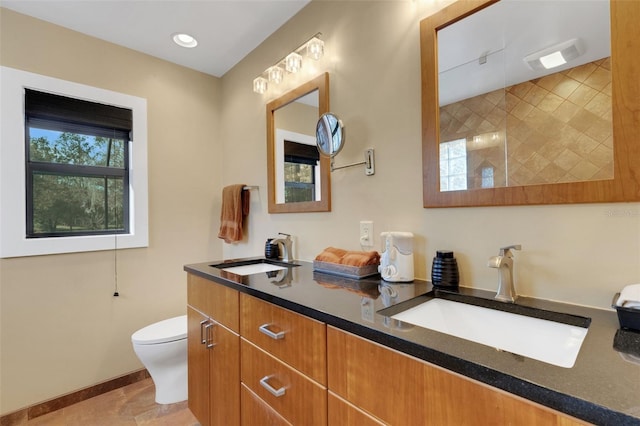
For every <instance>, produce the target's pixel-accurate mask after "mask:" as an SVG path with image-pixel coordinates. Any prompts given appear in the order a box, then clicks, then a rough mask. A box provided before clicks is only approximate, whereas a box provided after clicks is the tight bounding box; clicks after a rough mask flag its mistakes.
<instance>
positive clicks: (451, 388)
mask: <svg viewBox="0 0 640 426" xmlns="http://www.w3.org/2000/svg"><path fill="white" fill-rule="evenodd" d="M327 338H328V343H327V347H328V350H329V355H328V371H329V378H328V382H329V389H330V390H331V391H332V392H334V393H335V394H337V395H339V396H340V397H341V398H344V399H345V400H347V401H349V402H350V403H351V404H353V405H355V406H356V407H360V408H361V409H363V410H365V411H367V412H368V413H372V414H373V415H374V416H376V417H377V418H379V419H381V420H382V421H383V422H386V423H389V424H392V425H403V426H404V425H430V424H437V425H444V424H447V425H462V424H465V425H476V424H478V425H485V424H493V425H506V424H514V425H525V424H526V425H530V424H536V425H538V424H539V425H563V426H568V425H583V424H584V423H583V422H581V421H579V420H577V419H574V418H572V417H569V416H567V415H565V414H562V413H560V412H557V411H554V410H552V409H550V408H547V407H543V406H541V405H538V404H535V403H533V402H530V401H527V400H525V399H523V398H520V397H518V396H515V395H511V394H508V393H506V392H504V391H501V390H498V389H496V388H493V387H490V386H488V385H485V384H483V383H479V382H476V381H473V380H471V379H468V378H466V377H463V376H460V375H458V374H455V373H452V372H449V371H447V370H444V369H442V368H440V367H437V366H435V365H433V364H429V363H427V362H424V361H422V360H418V359H416V358H412V357H410V356H408V355H405V354H402V353H399V352H396V351H393V350H390V349H388V348H385V347H384V346H381V345H379V344H377V343H373V342H370V341H368V340H365V339H363V338H361V337H357V336H354V335H352V334H348V333H346V332H344V331H341V330H338V329H336V328H333V327H329V328H328V330H327Z"/></svg>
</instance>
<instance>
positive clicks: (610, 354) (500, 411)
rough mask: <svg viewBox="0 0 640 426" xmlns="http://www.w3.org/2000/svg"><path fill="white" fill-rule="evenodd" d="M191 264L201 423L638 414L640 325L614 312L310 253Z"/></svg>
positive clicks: (554, 420)
mask: <svg viewBox="0 0 640 426" xmlns="http://www.w3.org/2000/svg"><path fill="white" fill-rule="evenodd" d="M184 269H185V271H186V272H187V276H188V305H189V307H188V315H189V407H190V409H191V410H192V411H193V412H194V414H195V415H196V417H197V418H198V419H199V420H200V422H201V423H202V424H203V425H208V424H225V425H229V424H246V425H251V424H265V423H266V424H282V425H286V424H293V425H295V424H304V425H311V424H320V425H326V424H332V425H333V424H336V425H338V424H339V425H345V424H353V425H368V424H371V425H379V424H396V425H411V424H420V425H423V424H533V423H539V424H584V422H586V423H593V424H615V425H623V424H640V380H638V379H639V378H640V364H639V363H638V362H639V359H640V354H638V353H636V354H634V353H633V351H634V349H633V348H634V346H635V348H636V349H635V351H636V352H637V348H638V345H639V344H640V342H639V341H638V340H639V339H638V333H634V332H627V331H625V330H618V321H617V318H616V314H615V312H609V311H605V310H598V309H592V308H586V307H581V306H575V305H566V304H560V303H553V302H548V301H542V300H536V299H530V298H522V297H521V298H519V299H518V301H517V303H516V304H508V303H504V302H498V301H495V300H493V296H494V295H495V294H492V293H489V292H486V291H481V290H472V289H467V288H460V289H459V290H458V291H441V290H434V289H433V288H432V287H431V285H430V284H429V283H427V282H424V281H418V280H416V281H414V282H412V283H406V284H392V283H386V282H384V281H382V280H380V278H379V277H378V276H376V277H371V278H365V279H361V280H352V279H348V278H343V277H340V276H335V275H329V274H324V273H319V272H316V271H313V265H312V264H311V263H309V262H295V263H282V262H273V261H271V260H265V259H258V258H252V259H242V260H230V261H224V262H223V261H220V262H206V263H199V264H192V265H187V266H185V268H184ZM456 327H457V328H456ZM545 327H546V328H545ZM554 339H555V340H554ZM634 339H635V340H634ZM629 352H630V353H629Z"/></svg>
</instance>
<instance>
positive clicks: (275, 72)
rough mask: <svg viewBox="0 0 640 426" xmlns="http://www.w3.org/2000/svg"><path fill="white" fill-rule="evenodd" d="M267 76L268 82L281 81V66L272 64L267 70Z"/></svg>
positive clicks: (282, 75) (276, 82)
mask: <svg viewBox="0 0 640 426" xmlns="http://www.w3.org/2000/svg"><path fill="white" fill-rule="evenodd" d="M267 76H268V77H269V81H270V82H272V83H275V84H278V83H280V82H281V81H282V79H283V77H284V72H283V71H282V68H280V67H279V66H277V65H274V66H272V67H271V68H269V69H268V70H267Z"/></svg>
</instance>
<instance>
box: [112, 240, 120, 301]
mask: <svg viewBox="0 0 640 426" xmlns="http://www.w3.org/2000/svg"><path fill="white" fill-rule="evenodd" d="M113 241H114V243H113V269H114V271H113V276H114V289H113V290H114V291H113V296H114V297H118V296H120V293H118V236H117V235H114V238H113Z"/></svg>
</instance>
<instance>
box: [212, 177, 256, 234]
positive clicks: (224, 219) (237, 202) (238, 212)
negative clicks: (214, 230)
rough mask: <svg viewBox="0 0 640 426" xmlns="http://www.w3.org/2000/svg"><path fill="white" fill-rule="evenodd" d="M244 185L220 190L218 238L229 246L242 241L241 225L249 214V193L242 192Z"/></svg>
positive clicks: (230, 186)
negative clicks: (220, 203) (220, 205)
mask: <svg viewBox="0 0 640 426" xmlns="http://www.w3.org/2000/svg"><path fill="white" fill-rule="evenodd" d="M244 187H245V185H244V184H242V185H240V184H238V185H229V186H225V187H224V188H223V189H222V209H221V212H220V232H219V233H218V238H222V239H223V240H224V242H225V243H227V244H231V243H235V242H238V241H241V240H242V236H243V234H242V223H243V220H244V217H245V216H246V215H248V214H249V202H250V197H251V195H250V192H249V191H244V190H243V188H244Z"/></svg>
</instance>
